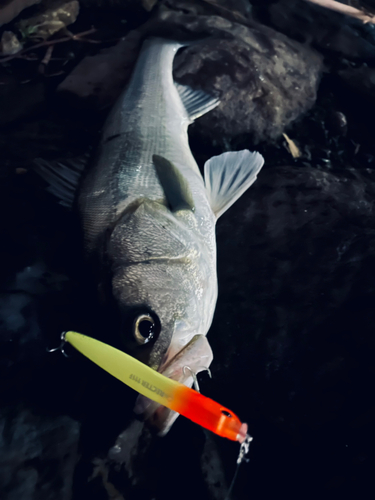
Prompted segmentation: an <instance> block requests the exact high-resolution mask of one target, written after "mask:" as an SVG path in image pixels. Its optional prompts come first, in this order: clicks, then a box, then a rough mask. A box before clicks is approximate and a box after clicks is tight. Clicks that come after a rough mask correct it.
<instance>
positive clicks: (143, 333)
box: [133, 314, 156, 345]
mask: <svg viewBox="0 0 375 500" xmlns="http://www.w3.org/2000/svg"><path fill="white" fill-rule="evenodd" d="M133 335H134V337H135V340H136V341H137V342H138V344H139V345H143V344H147V342H150V340H152V339H153V338H154V336H155V335H156V322H155V320H154V318H153V317H152V316H151V315H150V314H139V315H138V316H137V317H136V318H135V320H134V323H133Z"/></svg>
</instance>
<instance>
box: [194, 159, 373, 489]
mask: <svg viewBox="0 0 375 500" xmlns="http://www.w3.org/2000/svg"><path fill="white" fill-rule="evenodd" d="M374 194H375V175H374V172H373V171H372V170H371V171H370V170H362V171H361V172H359V171H354V170H352V171H338V170H335V171H331V172H326V171H319V170H316V169H312V168H308V167H306V168H293V167H278V168H269V169H267V168H265V169H263V170H262V172H261V173H260V175H259V177H258V180H257V182H256V183H255V184H254V186H253V187H252V188H251V189H250V190H249V191H248V192H247V193H245V195H244V196H243V197H242V198H241V199H240V200H239V201H238V202H236V204H235V205H234V206H233V207H232V208H231V209H230V210H231V211H230V214H229V212H228V214H225V215H223V217H222V218H221V219H220V220H219V222H218V225H217V246H218V281H219V289H220V293H219V298H218V304H217V308H216V313H215V318H214V322H213V325H212V328H211V330H210V332H209V335H208V338H209V341H210V343H211V346H212V349H213V352H214V361H213V364H212V372H213V380H214V381H215V382H214V383H212V384H211V386H210V387H211V389H210V393H209V395H210V397H213V398H214V399H216V400H220V401H222V402H223V404H226V405H227V406H228V407H229V408H233V410H235V411H236V413H237V414H238V415H240V416H241V418H243V419H245V420H246V421H248V423H249V424H250V432H251V433H252V434H253V435H254V437H255V439H254V444H253V445H252V451H251V464H250V467H249V469H248V471H249V472H248V473H247V474H246V473H243V475H242V476H241V477H240V478H239V481H238V484H237V487H236V489H235V495H237V496H236V498H239V499H245V498H248V492H249V491H252V495H253V496H254V497H255V498H263V497H268V496H269V497H271V496H273V495H274V494H276V493H277V491H288V492H289V495H290V496H291V498H298V491H301V489H302V490H305V488H306V484H307V482H308V481H309V480H308V477H310V478H311V474H312V475H313V477H314V478H315V481H316V483H315V486H316V487H317V491H320V494H322V495H323V496H325V495H327V496H328V495H329V486H328V483H329V481H328V480H329V479H330V478H332V479H333V477H334V476H335V473H336V472H335V467H332V465H329V464H333V463H335V462H336V463H337V461H340V468H342V469H341V470H351V463H352V462H351V461H352V460H353V459H354V457H355V456H356V454H357V453H361V454H363V455H364V456H366V457H367V458H366V461H367V463H366V464H363V466H362V467H361V472H359V471H358V475H357V476H356V477H353V476H351V475H348V476H347V477H343V478H342V482H341V483H340V485H337V486H336V487H335V488H334V492H335V495H336V494H337V495H339V494H344V492H345V490H346V488H353V491H365V487H364V486H363V484H362V479H360V477H362V478H363V479H366V481H367V482H366V485H367V487H371V486H370V480H369V477H367V476H365V474H366V473H365V471H366V470H367V467H372V465H373V464H374V462H375V455H374V452H373V451H371V450H372V447H373V445H374V432H373V431H372V429H371V424H370V423H368V424H367V426H366V427H364V428H362V429H360V430H359V429H358V428H356V427H355V422H356V421H357V419H358V418H360V417H361V415H364V414H367V412H368V411H371V408H372V402H370V401H369V399H368V397H367V396H366V394H367V391H368V388H369V387H370V386H371V385H372V384H373V383H374V381H375V380H374V379H375V376H374V372H373V369H372V361H371V360H372V358H373V356H374V354H375V352H374V343H373V340H372V338H373V334H372V325H373V324H374V321H375V309H374V307H373V304H374V300H375V287H374V284H373V280H372V275H373V273H374V272H375V258H374V255H375V253H374V251H375V223H374V205H373V201H372V200H373V197H374ZM202 390H203V392H205V393H206V394H207V392H206V390H207V389H205V388H203V389H202ZM259 412H260V413H259ZM260 414H261V415H263V417H261V416H260ZM264 417H265V418H266V420H267V421H268V423H266V422H265V421H264V420H263V418H264ZM348 429H350V431H349V433H348V434H347V433H346V430H348ZM285 433H288V434H289V436H290V437H292V440H293V445H292V444H291V443H290V442H289V438H287V437H286V434H285ZM360 435H363V436H366V435H367V436H368V440H367V438H365V439H364V440H363V441H361V442H360V443H359V441H358V439H361V438H359V436H360ZM287 442H288V443H289V444H286V443H287ZM307 442H308V443H309V445H308V452H307V451H306V454H305V451H303V450H306V449H305V448H304V447H305V446H306V444H307ZM354 442H356V443H357V444H358V450H357V449H356V447H352V444H353V443H354ZM218 445H219V449H220V454H221V456H222V457H225V458H224V460H225V465H226V467H228V468H230V467H231V466H230V458H229V457H228V455H227V454H226V448H225V444H224V443H222V441H220V442H218ZM345 446H349V448H345ZM323 450H324V451H323ZM341 450H346V455H345V457H344V456H343V455H342V453H341ZM302 456H303V457H304V459H303V465H302V464H301V463H300V457H302ZM227 457H228V458H227ZM271 457H272V458H271ZM232 459H233V458H232ZM281 459H282V460H281ZM281 461H282V462H284V465H281ZM280 467H281V469H280ZM270 471H272V475H273V476H275V483H274V484H270V483H269V482H267V477H269V473H270ZM307 471H309V472H307ZM361 474H362V476H361ZM249 475H250V477H249ZM317 483H318V484H319V486H318V484H317ZM362 488H363V490H362Z"/></svg>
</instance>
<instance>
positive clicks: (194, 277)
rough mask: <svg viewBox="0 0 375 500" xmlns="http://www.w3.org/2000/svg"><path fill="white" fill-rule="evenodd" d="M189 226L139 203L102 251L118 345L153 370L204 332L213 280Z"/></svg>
mask: <svg viewBox="0 0 375 500" xmlns="http://www.w3.org/2000/svg"><path fill="white" fill-rule="evenodd" d="M189 223H190V224H193V220H192V219H191V218H189V215H188V214H185V220H182V219H181V217H180V218H179V217H176V216H175V215H174V214H173V213H172V212H170V211H169V210H168V208H167V207H165V206H164V205H163V204H161V203H157V202H152V201H150V200H147V199H143V200H140V201H138V202H137V203H136V204H134V206H133V207H131V209H127V210H126V212H125V213H124V214H122V216H121V217H120V218H119V220H118V222H117V224H116V226H115V228H114V229H113V231H112V233H111V236H110V239H109V244H108V247H107V248H108V256H109V258H110V260H111V268H112V281H111V294H112V297H113V301H114V303H115V306H116V310H117V314H118V315H119V323H118V324H119V328H120V339H121V342H122V345H123V347H124V349H125V350H126V351H127V352H128V353H129V354H130V355H132V356H134V357H136V358H137V359H139V360H140V361H142V362H144V363H146V364H147V365H149V366H150V367H151V368H153V369H155V370H159V371H162V370H163V369H164V368H165V367H166V366H167V365H168V363H169V362H170V360H171V359H173V358H174V357H175V356H176V355H177V354H178V353H179V351H181V349H183V348H184V347H185V346H186V345H187V344H188V343H189V342H190V341H191V339H192V338H193V337H194V336H195V335H197V334H198V335H202V334H203V335H205V334H206V333H207V331H208V328H209V326H210V324H211V320H212V315H213V310H214V307H215V302H216V294H217V288H216V279H215V278H216V276H214V279H213V280H212V265H211V263H210V262H208V260H207V258H206V257H207V256H206V254H205V250H204V248H202V247H201V244H200V243H199V241H197V239H195V238H194V234H195V233H194V231H191V227H189ZM198 357H199V355H198Z"/></svg>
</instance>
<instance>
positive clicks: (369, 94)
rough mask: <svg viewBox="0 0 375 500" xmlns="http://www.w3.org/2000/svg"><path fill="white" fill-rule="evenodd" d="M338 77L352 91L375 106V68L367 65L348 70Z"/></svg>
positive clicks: (340, 72)
mask: <svg viewBox="0 0 375 500" xmlns="http://www.w3.org/2000/svg"><path fill="white" fill-rule="evenodd" d="M338 75H339V77H340V79H341V80H342V81H343V82H344V83H345V85H346V86H347V87H348V88H349V89H350V90H352V91H354V92H355V93H357V94H359V95H360V96H362V97H364V98H365V99H366V101H367V102H368V103H370V104H371V105H372V106H375V68H371V67H368V66H367V65H363V66H361V67H359V68H347V69H345V70H342V71H339V72H338Z"/></svg>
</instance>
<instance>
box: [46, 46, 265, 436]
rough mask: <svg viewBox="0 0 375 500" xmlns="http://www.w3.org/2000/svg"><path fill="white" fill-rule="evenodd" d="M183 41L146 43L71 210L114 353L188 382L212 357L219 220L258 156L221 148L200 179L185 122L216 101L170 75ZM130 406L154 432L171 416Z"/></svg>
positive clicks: (149, 406)
mask: <svg viewBox="0 0 375 500" xmlns="http://www.w3.org/2000/svg"><path fill="white" fill-rule="evenodd" d="M183 46H184V44H183V43H179V42H176V41H171V40H165V39H161V38H149V39H147V40H146V41H145V42H144V43H143V46H142V49H141V52H140V55H139V58H138V61H137V63H136V66H135V69H134V71H133V74H132V77H131V79H130V82H129V83H128V85H127V87H126V89H125V90H124V91H123V93H122V94H121V96H120V97H119V99H118V101H117V103H116V104H115V106H114V108H113V110H112V111H111V113H110V115H109V117H108V119H107V121H106V124H105V127H104V131H103V135H102V138H101V141H100V144H99V146H98V150H97V153H96V155H95V161H94V163H93V165H92V166H91V168H90V169H89V171H88V173H87V174H86V175H85V176H84V178H83V180H82V182H81V186H80V189H79V193H78V207H79V211H80V214H81V219H82V225H83V233H84V238H85V245H86V250H87V252H88V255H89V257H90V258H91V261H92V262H95V266H96V270H99V271H98V276H99V289H100V290H99V294H100V296H101V298H102V299H101V300H102V303H103V304H104V306H105V307H106V308H107V310H108V311H110V314H111V316H112V319H113V317H115V318H116V321H117V323H116V325H117V328H118V330H119V331H118V332H117V333H118V334H119V337H120V339H121V342H122V347H123V349H124V350H126V351H127V352H128V353H129V354H131V355H133V356H134V357H136V358H138V359H140V360H141V361H143V362H144V363H147V364H148V365H149V366H151V367H152V368H154V369H155V370H158V371H160V372H161V373H163V374H165V375H167V376H169V377H170V378H173V379H175V380H178V381H179V382H182V383H185V384H186V385H189V386H191V384H192V382H193V373H198V372H200V371H202V370H204V369H205V368H208V366H209V365H210V363H211V361H212V351H211V348H210V346H209V344H208V341H207V339H206V334H207V332H208V330H209V328H210V325H211V322H212V318H213V314H214V310H215V305H216V300H217V277H216V241H215V224H216V220H217V218H218V217H219V216H220V215H221V214H222V213H223V212H225V211H226V210H227V209H228V208H229V207H230V206H231V205H232V204H233V203H234V201H236V200H237V199H238V198H239V197H240V196H241V195H242V194H243V192H244V191H245V190H246V189H247V188H248V187H249V186H250V185H251V184H252V183H253V182H254V181H255V179H256V176H257V174H258V172H259V170H260V169H261V167H262V165H263V158H262V156H261V155H260V154H259V153H251V152H249V151H247V150H244V151H239V152H229V153H224V154H222V155H220V156H216V157H213V158H211V159H210V160H209V161H208V162H206V164H205V166H204V179H203V177H202V175H201V173H200V170H199V168H198V166H197V163H196V162H195V160H194V157H193V155H192V153H191V151H190V148H189V142H188V134H187V129H188V126H189V125H190V124H191V123H192V122H193V121H194V120H195V119H196V118H198V117H200V116H202V115H203V114H205V113H207V112H209V111H210V110H212V109H213V108H214V107H215V106H217V105H218V104H219V101H218V99H217V98H215V97H212V96H210V95H207V94H206V93H205V92H202V91H199V90H193V89H191V88H190V87H187V86H183V85H180V84H178V83H176V82H174V80H173V76H172V65H173V59H174V56H175V54H176V52H177V51H178V50H179V49H180V48H181V47H183ZM40 169H42V170H43V169H44V172H46V171H47V170H48V169H47V167H46V166H45V165H44V166H43V165H41V166H40ZM45 177H46V178H47V176H46V175H45ZM59 177H60V178H62V177H65V178H67V177H69V173H68V170H65V171H64V172H62V171H61V170H60V175H59ZM51 178H52V174H51V171H49V180H50V181H51ZM51 184H52V191H53V190H54V191H55V192H56V191H60V197H62V196H61V189H60V190H59V188H58V187H56V186H55V187H54V186H53V182H51ZM57 194H58V193H57ZM67 198H68V197H66V199H65V203H66V204H68V201H69V200H67ZM135 410H136V412H137V413H141V414H143V415H144V416H145V417H147V418H148V419H149V420H151V421H152V422H153V424H154V425H155V426H157V427H158V428H159V430H160V432H161V433H165V432H167V431H168V429H169V428H170V426H171V425H172V423H173V421H174V420H175V418H176V417H177V414H174V413H173V412H170V410H167V409H165V408H164V407H160V406H159V407H157V405H155V404H154V403H153V402H151V401H150V400H148V399H147V398H145V397H144V396H139V397H138V400H137V403H136V408H135Z"/></svg>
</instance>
